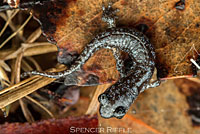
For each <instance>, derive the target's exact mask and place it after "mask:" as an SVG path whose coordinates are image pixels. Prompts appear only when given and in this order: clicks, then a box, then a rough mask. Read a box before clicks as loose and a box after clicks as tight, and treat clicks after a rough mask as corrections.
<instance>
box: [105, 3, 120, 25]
mask: <svg viewBox="0 0 200 134" xmlns="http://www.w3.org/2000/svg"><path fill="white" fill-rule="evenodd" d="M102 10H103V14H102V20H103V21H104V22H106V23H107V24H108V28H112V27H116V19H117V18H118V17H117V16H116V15H115V14H116V12H118V11H119V9H113V8H112V3H109V4H108V7H105V6H104V5H103V6H102Z"/></svg>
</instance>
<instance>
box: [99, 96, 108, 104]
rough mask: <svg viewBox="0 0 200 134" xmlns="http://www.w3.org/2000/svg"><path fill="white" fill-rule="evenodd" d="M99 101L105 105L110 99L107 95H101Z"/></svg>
mask: <svg viewBox="0 0 200 134" xmlns="http://www.w3.org/2000/svg"><path fill="white" fill-rule="evenodd" d="M98 100H99V102H100V103H101V104H103V105H104V104H106V103H107V101H108V98H107V96H106V94H101V95H99V97H98Z"/></svg>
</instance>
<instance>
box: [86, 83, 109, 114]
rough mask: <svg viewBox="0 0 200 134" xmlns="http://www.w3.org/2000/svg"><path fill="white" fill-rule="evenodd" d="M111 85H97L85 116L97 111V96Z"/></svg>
mask: <svg viewBox="0 0 200 134" xmlns="http://www.w3.org/2000/svg"><path fill="white" fill-rule="evenodd" d="M111 85H112V84H105V85H99V86H98V87H97V89H96V91H95V93H94V95H93V97H92V100H91V102H90V105H89V107H88V109H87V112H86V114H87V115H94V114H96V112H97V109H98V107H99V102H98V96H99V95H100V94H101V93H103V92H104V91H105V90H106V89H107V88H108V87H110V86H111Z"/></svg>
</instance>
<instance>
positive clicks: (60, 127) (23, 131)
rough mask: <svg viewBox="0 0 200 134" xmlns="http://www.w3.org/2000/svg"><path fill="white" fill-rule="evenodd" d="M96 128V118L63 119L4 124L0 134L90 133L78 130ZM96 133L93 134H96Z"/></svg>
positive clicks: (0, 127)
mask: <svg viewBox="0 0 200 134" xmlns="http://www.w3.org/2000/svg"><path fill="white" fill-rule="evenodd" d="M97 127H98V119H97V116H93V117H88V116H82V117H68V118H64V119H49V120H44V121H39V122H35V123H32V124H29V123H24V124H22V123H10V124H8V123H6V124H4V125H0V134H28V133H31V134H69V133H75V134H77V133H81V131H84V132H85V133H90V132H87V131H85V130H81V129H80V128H88V129H89V128H94V129H96V128H97ZM97 133H98V132H96V133H94V134H97Z"/></svg>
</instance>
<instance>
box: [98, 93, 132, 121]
mask: <svg viewBox="0 0 200 134" xmlns="http://www.w3.org/2000/svg"><path fill="white" fill-rule="evenodd" d="M108 96H109V95H108V94H106V93H103V94H101V95H100V96H99V98H98V100H99V102H100V109H99V112H100V115H101V116H102V117H103V118H111V117H116V118H118V119H121V118H122V117H124V115H125V114H126V112H127V111H128V109H129V107H130V105H131V104H132V102H133V98H132V97H127V96H126V95H121V96H119V97H117V98H116V97H108Z"/></svg>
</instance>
